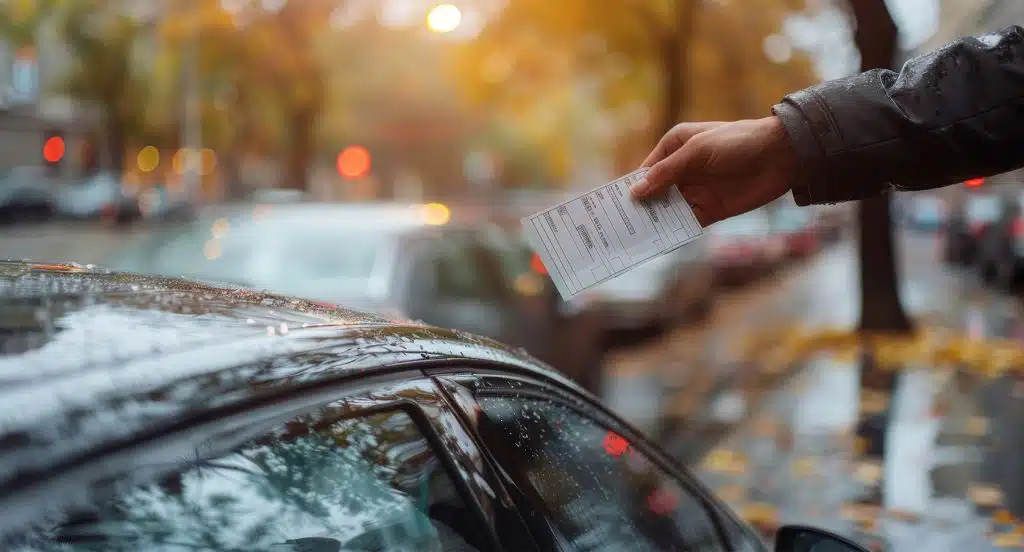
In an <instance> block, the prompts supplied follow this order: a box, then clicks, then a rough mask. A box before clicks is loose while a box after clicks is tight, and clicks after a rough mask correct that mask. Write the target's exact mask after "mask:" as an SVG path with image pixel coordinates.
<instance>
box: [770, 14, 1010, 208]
mask: <svg viewBox="0 0 1024 552" xmlns="http://www.w3.org/2000/svg"><path fill="white" fill-rule="evenodd" d="M772 112H773V113H775V114H776V115H777V116H778V117H779V118H780V119H781V120H782V123H783V125H784V126H785V127H786V130H787V131H788V133H789V135H790V137H791V138H792V140H793V143H794V145H795V147H796V149H797V151H798V153H799V155H800V157H801V160H802V162H803V166H804V167H805V168H806V170H805V172H804V174H803V175H802V177H801V179H800V182H799V183H798V184H797V185H796V186H795V187H794V189H793V195H794V197H795V198H796V201H797V203H798V204H800V205H810V204H820V203H835V202H840V201H849V200H856V199H864V198H867V197H871V196H875V195H878V194H880V193H883V192H885V191H887V190H890V189H895V190H923V189H928V188H938V187H940V186H945V185H948V184H952V183H955V182H960V181H962V180H966V179H969V178H974V177H979V176H989V175H993V174H998V173H1002V172H1006V171H1008V170H1011V169H1014V168H1018V167H1020V166H1022V165H1024V30H1022V29H1021V28H1020V27H1018V26H1013V27H1008V28H1006V29H1004V30H1003V31H1001V32H999V33H995V34H990V35H984V36H980V37H975V38H963V39H960V40H957V41H956V42H953V43H951V44H949V45H947V46H945V47H943V48H940V49H938V50H935V51H933V52H931V53H928V54H924V55H922V56H919V57H916V58H914V59H911V60H910V61H908V62H907V63H906V64H905V65H904V66H903V69H902V70H901V71H900V72H899V73H898V74H897V73H896V72H894V71H888V70H881V69H876V70H873V71H867V72H865V73H861V74H859V75H854V76H851V77H847V78H842V79H838V80H834V81H829V82H825V83H822V84H819V85H816V86H812V87H810V88H807V89H804V90H801V91H799V92H796V93H794V94H790V95H789V96H786V98H785V99H783V101H782V103H780V104H778V105H776V106H774V107H773V108H772Z"/></svg>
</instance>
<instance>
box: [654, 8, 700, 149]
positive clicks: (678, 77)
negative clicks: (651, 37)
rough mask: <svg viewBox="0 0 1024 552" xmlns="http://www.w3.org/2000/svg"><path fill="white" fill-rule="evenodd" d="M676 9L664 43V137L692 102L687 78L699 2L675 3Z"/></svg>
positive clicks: (662, 115) (662, 129)
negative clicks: (690, 101)
mask: <svg viewBox="0 0 1024 552" xmlns="http://www.w3.org/2000/svg"><path fill="white" fill-rule="evenodd" d="M675 8H676V10H675V11H676V20H675V21H674V22H673V25H672V27H671V28H670V29H669V30H668V32H667V33H666V34H665V36H663V37H662V41H661V47H662V63H663V64H664V71H663V72H664V74H665V80H664V87H665V88H664V95H665V97H664V98H662V101H663V102H664V104H663V107H664V109H663V111H662V113H661V117H662V119H661V124H660V125H659V126H660V130H661V133H662V134H664V133H666V132H668V131H669V130H671V129H672V127H674V126H676V123H678V122H679V120H680V117H681V116H682V115H683V110H684V109H685V108H686V104H687V103H688V100H689V97H688V96H689V94H688V90H687V82H686V79H687V78H688V77H689V74H690V71H689V69H690V44H691V42H692V41H693V29H694V23H695V21H696V16H697V0H676V4H675ZM658 138H659V139H660V138H661V136H660V135H659V136H658Z"/></svg>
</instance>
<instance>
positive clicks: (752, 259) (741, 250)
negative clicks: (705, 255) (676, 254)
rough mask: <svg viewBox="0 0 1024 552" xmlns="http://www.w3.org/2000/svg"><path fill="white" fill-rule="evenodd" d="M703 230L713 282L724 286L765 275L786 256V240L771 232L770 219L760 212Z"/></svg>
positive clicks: (717, 223)
mask: <svg viewBox="0 0 1024 552" xmlns="http://www.w3.org/2000/svg"><path fill="white" fill-rule="evenodd" d="M706 231H707V233H708V236H707V238H706V240H707V242H708V245H707V247H708V249H709V252H710V254H711V262H712V266H713V267H714V271H715V280H716V281H717V282H719V283H721V284H723V285H736V284H742V283H746V282H749V281H750V280H753V279H756V278H758V277H760V276H763V275H765V274H768V273H770V272H771V271H772V270H773V269H775V268H776V267H777V266H778V265H779V264H780V263H781V262H782V261H783V257H784V256H785V254H786V243H785V239H784V238H783V237H782V236H781V235H778V234H775V233H773V232H772V231H771V219H770V218H769V217H768V215H767V214H766V213H765V211H764V210H763V209H758V210H755V211H752V212H750V213H746V214H743V215H740V216H737V217H732V218H729V219H726V220H723V221H720V222H716V223H715V224H713V225H711V227H709V228H707V229H706Z"/></svg>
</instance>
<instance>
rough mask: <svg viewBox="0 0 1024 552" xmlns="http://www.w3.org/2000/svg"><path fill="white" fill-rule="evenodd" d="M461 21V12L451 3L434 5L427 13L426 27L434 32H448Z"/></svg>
mask: <svg viewBox="0 0 1024 552" xmlns="http://www.w3.org/2000/svg"><path fill="white" fill-rule="evenodd" d="M461 23H462V12H461V11H459V8H457V7H455V6H453V5H452V4H440V5H438V6H434V8H433V9H432V10H430V13H428V14H427V27H428V28H429V29H430V30H431V31H434V32H435V33H450V32H452V31H454V30H455V29H457V28H459V24H461Z"/></svg>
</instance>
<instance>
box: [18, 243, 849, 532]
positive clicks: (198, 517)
mask: <svg viewBox="0 0 1024 552" xmlns="http://www.w3.org/2000/svg"><path fill="white" fill-rule="evenodd" d="M0 284H2V285H0V290H3V294H2V295H0V304H2V305H3V308H0V313H2V314H3V316H0V321H2V323H3V324H4V328H5V331H4V332H3V334H2V338H0V339H2V344H3V347H2V348H0V350H2V351H3V356H0V404H3V405H4V408H5V409H7V410H8V411H9V412H11V413H15V412H16V413H17V415H13V416H7V418H6V419H5V423H4V424H3V425H2V426H0V441H2V442H3V443H4V446H3V447H0V487H2V488H3V489H4V492H3V493H0V514H2V515H0V549H3V550H26V551H27V550H62V551H83V552H84V551H97V550H104V551H106V550H140V551H141V550H145V551H150V550H153V551H157V550H160V551H172V550H173V551H178V550H261V551H264V550H265V551H271V550H273V551H286V552H319V551H325V552H326V551H332V552H336V551H341V550H388V551H392V550H394V551H410V552H411V551H418V552H435V551H436V552H440V551H487V552H490V551H495V552H497V551H502V550H507V551H515V552H531V551H555V550H594V551H607V552H619V551H624V550H645V551H646V550H652V551H653V550H659V551H660V550H694V551H700V552H763V551H765V550H767V547H766V546H765V544H764V542H763V541H762V539H761V538H760V537H759V536H758V535H757V534H756V533H755V531H754V530H753V529H752V528H751V527H750V526H748V525H746V524H745V523H743V522H742V521H740V520H739V519H738V518H737V516H736V515H735V514H734V513H733V512H732V511H731V510H730V509H729V508H728V507H727V506H726V505H725V504H724V503H723V502H722V501H721V500H720V499H719V498H717V497H715V496H714V495H713V494H712V492H711V491H710V490H709V489H708V488H707V486H706V485H704V484H702V483H701V482H700V481H699V480H698V479H697V478H696V477H695V476H694V475H693V474H692V473H690V472H689V471H688V470H687V469H686V468H684V467H682V466H680V465H679V464H678V463H677V462H675V461H674V460H673V459H672V458H670V457H669V456H668V455H667V454H666V453H665V452H664V451H663V450H662V449H660V448H659V446H658V445H657V444H656V443H654V442H652V441H650V440H649V439H648V438H646V437H645V436H644V435H643V434H642V433H641V432H639V431H637V430H636V429H635V428H634V427H632V426H631V425H630V424H628V423H627V422H625V421H623V420H622V419H621V418H620V417H618V416H616V415H615V414H614V413H613V412H611V411H610V410H608V409H607V408H606V407H604V406H603V405H602V404H601V403H600V402H599V401H598V400H596V399H595V397H593V396H592V395H590V394H588V393H586V392H585V391H584V390H582V389H580V388H579V387H578V386H576V385H574V384H573V383H572V382H570V381H568V380H566V379H565V378H564V377H562V376H561V375H559V374H557V373H555V372H554V371H552V370H550V369H548V368H547V367H545V366H543V365H541V364H539V363H537V362H536V361H535V360H533V359H532V358H530V357H528V356H526V355H524V354H521V353H518V352H516V351H515V350H513V349H510V348H508V347H506V346H503V345H501V344H499V343H496V342H493V341H491V340H488V339H485V338H480V337H475V336H472V335H469V334H465V333H459V332H452V331H449V330H443V329H439V328H435V327H430V326H426V325H421V324H411V323H403V322H399V321H393V320H386V319H382V318H377V317H373V316H368V315H365V314H361V313H358V312H353V311H347V310H344V309H334V308H325V307H322V306H319V305H317V304H314V303H311V302H308V301H303V300H299V299H294V298H291V297H283V296H279V295H271V294H261V293H257V292H253V291H249V290H241V289H223V288H215V287H209V286H205V285H201V284H197V283H194V282H188V281H181V280H172V279H160V278H149V277H142V276H137V275H125V274H117V273H98V272H93V271H89V270H86V269H82V268H81V267H77V266H61V265H47V266H41V265H32V264H26V263H16V262H6V263H0ZM49 290H59V292H60V299H59V300H54V298H53V296H50V295H48V293H49ZM83 343H88V347H87V348H86V349H83V347H82V345H83ZM798 484H799V483H798ZM775 550H776V552H817V551H822V550H827V551H829V552H862V551H863V549H862V548H859V547H858V546H857V545H855V544H853V543H849V542H847V541H846V540H844V539H842V538H840V537H836V536H835V535H832V534H830V533H825V532H821V531H817V530H813V529H810V528H800V527H795V526H786V527H782V528H781V529H780V530H779V532H778V537H777V543H776V548H775Z"/></svg>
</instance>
